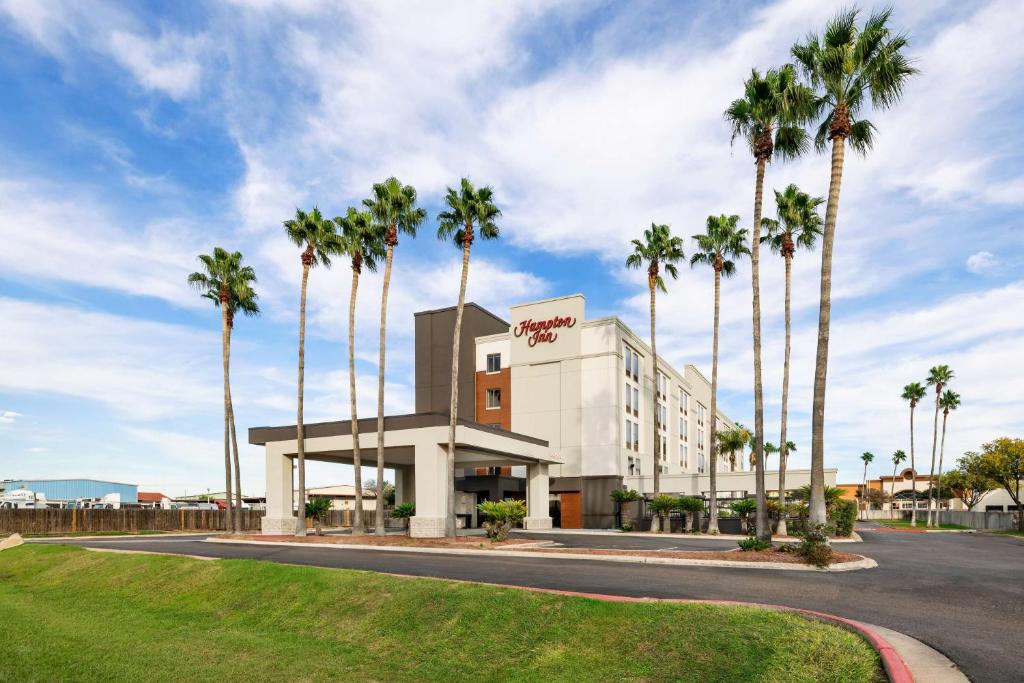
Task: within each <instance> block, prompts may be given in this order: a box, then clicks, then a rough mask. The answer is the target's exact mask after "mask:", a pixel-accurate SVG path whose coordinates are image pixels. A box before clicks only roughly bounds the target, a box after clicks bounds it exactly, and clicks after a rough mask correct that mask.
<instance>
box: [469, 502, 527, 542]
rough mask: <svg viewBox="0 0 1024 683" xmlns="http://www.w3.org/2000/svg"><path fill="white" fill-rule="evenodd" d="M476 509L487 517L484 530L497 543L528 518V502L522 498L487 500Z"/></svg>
mask: <svg viewBox="0 0 1024 683" xmlns="http://www.w3.org/2000/svg"><path fill="white" fill-rule="evenodd" d="M476 509H477V510H479V511H480V512H481V513H482V514H483V515H484V517H486V518H487V520H486V521H485V522H484V531H486V532H487V538H489V539H491V541H493V542H495V543H499V542H501V541H504V540H505V539H506V538H508V535H509V532H511V531H512V528H513V527H515V525H516V524H519V523H521V522H522V521H523V520H524V519H525V518H526V503H525V502H524V501H521V500H487V501H484V502H483V503H480V504H479V505H477V506H476Z"/></svg>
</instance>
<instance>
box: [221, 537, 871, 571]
mask: <svg viewBox="0 0 1024 683" xmlns="http://www.w3.org/2000/svg"><path fill="white" fill-rule="evenodd" d="M206 543H234V544H238V545H266V546H276V547H281V546H286V547H293V548H325V549H328V550H346V549H351V550H376V551H381V552H399V553H421V554H426V555H475V556H478V557H479V556H481V555H482V556H484V557H506V558H507V557H509V556H514V557H527V558H541V559H560V560H590V561H593V562H624V563H627V564H659V565H665V564H667V565H676V566H681V567H723V568H732V569H775V570H781V571H803V572H849V571H857V570H859V569H872V568H874V567H877V566H878V563H877V562H875V561H874V560H872V559H871V558H870V557H864V558H862V559H860V560H857V561H856V562H844V563H842V564H836V565H832V566H830V567H828V568H827V569H819V568H818V567H814V566H812V565H807V564H788V563H784V562H739V561H734V560H691V559H682V558H675V557H643V556H635V555H634V556H627V555H595V554H584V553H537V552H530V551H516V550H511V549H502V550H463V549H459V548H415V547H409V546H382V545H362V544H356V543H344V544H342V543H337V544H335V543H292V542H288V541H243V540H237V539H226V538H223V539H222V538H207V539H206Z"/></svg>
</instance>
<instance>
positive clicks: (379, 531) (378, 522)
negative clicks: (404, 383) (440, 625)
mask: <svg viewBox="0 0 1024 683" xmlns="http://www.w3.org/2000/svg"><path fill="white" fill-rule="evenodd" d="M394 258H395V247H394V245H393V244H389V245H388V249H387V253H386V255H385V257H384V283H383V286H382V288H381V294H380V359H379V361H378V362H377V503H376V508H377V509H376V510H375V514H374V523H373V532H374V533H375V534H376V535H378V536H383V535H384V500H383V498H384V495H383V493H384V357H385V353H386V350H387V349H386V346H385V334H386V331H387V324H388V287H389V286H390V285H391V262H392V261H393V260H394ZM357 485H361V484H360V483H358V482H357Z"/></svg>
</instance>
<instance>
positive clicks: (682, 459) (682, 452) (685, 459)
mask: <svg viewBox="0 0 1024 683" xmlns="http://www.w3.org/2000/svg"><path fill="white" fill-rule="evenodd" d="M679 466H680V467H682V468H683V469H684V470H685V469H689V467H690V453H689V451H688V449H687V448H686V444H685V443H681V444H679Z"/></svg>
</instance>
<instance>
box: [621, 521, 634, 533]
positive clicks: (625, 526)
mask: <svg viewBox="0 0 1024 683" xmlns="http://www.w3.org/2000/svg"><path fill="white" fill-rule="evenodd" d="M619 528H620V529H622V530H623V531H625V532H627V533H628V532H630V531H632V530H633V520H631V519H624V520H622V524H621V525H620V527H619Z"/></svg>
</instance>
